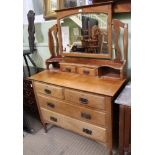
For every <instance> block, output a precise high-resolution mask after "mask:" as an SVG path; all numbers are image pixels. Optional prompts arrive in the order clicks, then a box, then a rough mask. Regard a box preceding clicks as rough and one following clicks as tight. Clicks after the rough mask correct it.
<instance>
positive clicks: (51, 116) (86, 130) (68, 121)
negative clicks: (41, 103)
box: [41, 108, 107, 142]
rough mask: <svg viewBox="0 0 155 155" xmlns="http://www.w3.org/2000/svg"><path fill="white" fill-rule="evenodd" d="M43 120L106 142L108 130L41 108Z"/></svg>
mask: <svg viewBox="0 0 155 155" xmlns="http://www.w3.org/2000/svg"><path fill="white" fill-rule="evenodd" d="M41 112H42V115H43V119H44V120H45V121H46V122H47V123H53V124H55V125H57V126H60V127H62V128H65V129H68V130H71V131H74V132H76V133H79V134H81V135H84V136H86V137H89V138H91V139H95V140H98V141H101V142H106V136H107V133H106V129H105V128H102V127H98V126H96V125H92V124H89V123H86V122H82V121H79V120H77V119H73V118H71V117H68V116H65V115H62V114H58V113H56V112H53V111H49V110H46V109H44V108H41Z"/></svg>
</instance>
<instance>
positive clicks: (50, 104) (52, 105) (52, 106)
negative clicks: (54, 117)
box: [47, 102, 55, 108]
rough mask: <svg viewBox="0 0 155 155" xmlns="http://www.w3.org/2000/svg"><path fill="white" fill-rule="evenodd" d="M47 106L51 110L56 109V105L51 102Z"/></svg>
mask: <svg viewBox="0 0 155 155" xmlns="http://www.w3.org/2000/svg"><path fill="white" fill-rule="evenodd" d="M47 106H48V107H50V108H55V104H53V103H50V102H47Z"/></svg>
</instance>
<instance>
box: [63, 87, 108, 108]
mask: <svg viewBox="0 0 155 155" xmlns="http://www.w3.org/2000/svg"><path fill="white" fill-rule="evenodd" d="M105 99H106V98H105V97H104V96H100V95H94V94H91V93H85V92H82V91H76V90H71V89H65V100H66V101H69V102H71V103H72V104H75V103H77V104H80V105H87V106H89V107H92V108H96V109H103V110H106V101H105Z"/></svg>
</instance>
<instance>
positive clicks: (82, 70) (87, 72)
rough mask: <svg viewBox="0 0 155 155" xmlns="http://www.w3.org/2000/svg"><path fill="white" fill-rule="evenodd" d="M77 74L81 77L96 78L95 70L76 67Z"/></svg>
mask: <svg viewBox="0 0 155 155" xmlns="http://www.w3.org/2000/svg"><path fill="white" fill-rule="evenodd" d="M77 72H78V73H79V74H82V75H90V76H96V69H93V68H87V67H78V69H77Z"/></svg>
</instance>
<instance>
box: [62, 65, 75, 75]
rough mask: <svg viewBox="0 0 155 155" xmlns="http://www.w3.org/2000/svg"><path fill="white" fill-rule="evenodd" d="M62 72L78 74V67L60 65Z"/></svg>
mask: <svg viewBox="0 0 155 155" xmlns="http://www.w3.org/2000/svg"><path fill="white" fill-rule="evenodd" d="M60 70H61V71H63V72H71V73H76V70H77V69H76V66H74V65H70V64H67V65H65V64H60Z"/></svg>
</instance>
